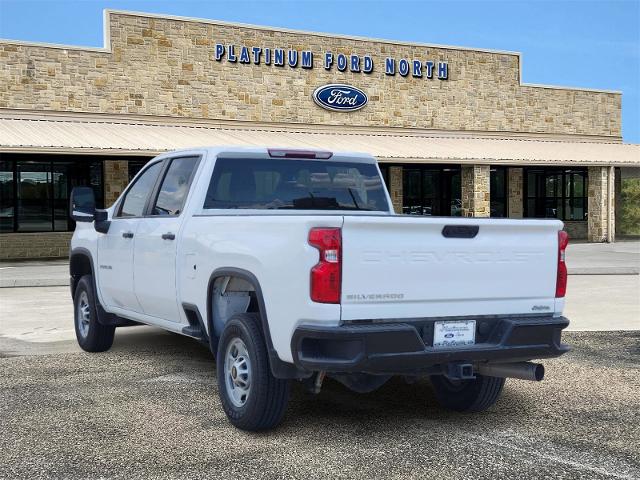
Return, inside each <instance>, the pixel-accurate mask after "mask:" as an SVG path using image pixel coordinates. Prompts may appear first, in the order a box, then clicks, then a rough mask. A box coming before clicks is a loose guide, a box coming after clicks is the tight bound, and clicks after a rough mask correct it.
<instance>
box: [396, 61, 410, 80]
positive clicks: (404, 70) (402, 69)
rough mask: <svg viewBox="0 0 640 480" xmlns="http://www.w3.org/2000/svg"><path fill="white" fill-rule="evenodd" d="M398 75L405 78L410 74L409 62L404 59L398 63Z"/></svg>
mask: <svg viewBox="0 0 640 480" xmlns="http://www.w3.org/2000/svg"><path fill="white" fill-rule="evenodd" d="M398 73H399V74H400V75H402V76H403V77H406V76H407V75H408V74H409V62H408V61H407V60H405V59H404V58H403V59H402V60H400V61H399V62H398Z"/></svg>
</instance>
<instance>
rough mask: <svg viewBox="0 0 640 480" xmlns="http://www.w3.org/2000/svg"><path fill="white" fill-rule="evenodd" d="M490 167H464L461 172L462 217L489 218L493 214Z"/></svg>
mask: <svg viewBox="0 0 640 480" xmlns="http://www.w3.org/2000/svg"><path fill="white" fill-rule="evenodd" d="M489 175H490V168H489V165H463V166H462V172H461V180H460V181H461V190H462V216H463V217H488V216H489V215H490V214H491V209H490V194H489V187H490V184H489Z"/></svg>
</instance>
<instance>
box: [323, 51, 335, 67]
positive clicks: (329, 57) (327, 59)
mask: <svg viewBox="0 0 640 480" xmlns="http://www.w3.org/2000/svg"><path fill="white" fill-rule="evenodd" d="M331 65H333V53H331V52H325V54H324V69H325V70H331Z"/></svg>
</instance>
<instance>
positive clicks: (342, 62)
mask: <svg viewBox="0 0 640 480" xmlns="http://www.w3.org/2000/svg"><path fill="white" fill-rule="evenodd" d="M346 68H347V57H346V56H345V55H343V54H342V53H341V54H339V55H338V70H340V71H341V72H344V71H345V70H346Z"/></svg>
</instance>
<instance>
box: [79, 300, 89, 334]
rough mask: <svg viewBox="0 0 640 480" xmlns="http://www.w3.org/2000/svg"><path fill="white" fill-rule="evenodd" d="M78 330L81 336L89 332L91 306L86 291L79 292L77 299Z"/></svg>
mask: <svg viewBox="0 0 640 480" xmlns="http://www.w3.org/2000/svg"><path fill="white" fill-rule="evenodd" d="M77 313H78V331H79V332H80V335H81V336H82V338H85V337H86V336H87V334H88V333H89V322H90V321H91V308H90V307H89V297H88V296H87V292H82V293H81V294H80V300H79V301H78V312H77Z"/></svg>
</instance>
